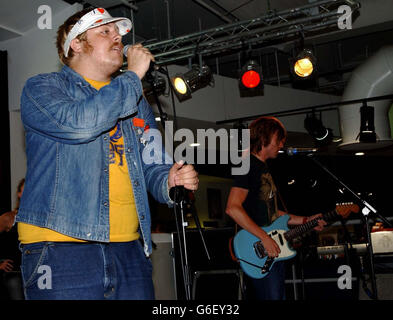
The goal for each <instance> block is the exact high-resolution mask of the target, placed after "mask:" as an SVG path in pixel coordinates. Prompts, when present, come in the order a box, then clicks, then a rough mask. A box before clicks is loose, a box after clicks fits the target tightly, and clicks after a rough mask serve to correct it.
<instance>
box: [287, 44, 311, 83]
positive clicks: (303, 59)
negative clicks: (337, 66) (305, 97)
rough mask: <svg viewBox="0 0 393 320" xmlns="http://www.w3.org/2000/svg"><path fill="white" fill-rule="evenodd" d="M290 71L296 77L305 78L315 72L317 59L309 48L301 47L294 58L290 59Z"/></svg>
mask: <svg viewBox="0 0 393 320" xmlns="http://www.w3.org/2000/svg"><path fill="white" fill-rule="evenodd" d="M290 63H291V72H292V74H293V75H294V76H295V77H297V78H298V79H307V78H309V77H311V76H312V75H313V74H314V73H315V68H316V63H317V59H316V58H315V56H314V55H313V53H312V51H311V50H309V49H303V50H302V51H301V52H300V53H299V54H298V55H297V56H296V58H295V59H291V60H290Z"/></svg>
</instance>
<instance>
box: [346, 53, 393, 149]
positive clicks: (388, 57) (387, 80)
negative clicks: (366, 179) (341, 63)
mask: <svg viewBox="0 0 393 320" xmlns="http://www.w3.org/2000/svg"><path fill="white" fill-rule="evenodd" d="M389 94H393V46H387V47H383V48H381V49H380V50H379V51H378V52H377V53H376V54H375V55H373V56H371V57H370V58H369V59H368V60H367V61H366V62H365V63H364V64H362V65H361V66H360V67H358V68H357V69H355V70H354V71H353V73H352V76H351V79H350V81H349V82H348V85H347V87H346V88H345V91H344V94H343V97H342V100H343V101H348V100H357V99H364V98H371V97H378V96H384V95H389ZM368 104H369V105H370V106H372V107H374V127H375V133H376V142H360V139H359V137H360V135H359V133H360V127H361V112H360V111H361V110H360V108H361V107H362V105H363V104H362V103H357V104H350V105H342V106H340V107H339V115H340V127H341V135H342V138H343V141H342V143H341V144H340V145H339V148H340V149H342V150H349V151H350V150H352V151H360V150H371V149H379V148H383V147H387V146H390V145H393V139H392V137H391V131H390V124H389V117H388V112H389V108H390V107H391V106H392V99H388V100H378V101H373V102H370V103H368Z"/></svg>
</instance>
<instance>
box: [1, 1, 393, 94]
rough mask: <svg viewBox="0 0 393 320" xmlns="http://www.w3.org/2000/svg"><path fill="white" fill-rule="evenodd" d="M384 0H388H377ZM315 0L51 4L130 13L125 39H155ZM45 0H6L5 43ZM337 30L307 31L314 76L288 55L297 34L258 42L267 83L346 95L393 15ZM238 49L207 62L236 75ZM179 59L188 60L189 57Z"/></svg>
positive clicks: (32, 21)
mask: <svg viewBox="0 0 393 320" xmlns="http://www.w3.org/2000/svg"><path fill="white" fill-rule="evenodd" d="M367 1H368V0H363V1H362V2H365V3H366V2H367ZM381 1H382V2H383V1H385V0H378V1H372V2H381ZM313 2H315V0H240V1H239V0H162V1H158V0H137V1H129V0H51V1H50V7H51V9H52V13H53V14H56V12H58V11H60V10H63V9H64V8H66V7H68V6H70V5H72V4H74V3H80V4H82V5H84V6H89V5H91V6H96V7H98V6H99V7H105V8H107V9H108V10H109V11H110V12H111V14H112V15H114V16H115V15H126V16H128V17H130V18H131V19H132V20H133V21H134V30H133V32H134V33H130V34H128V35H127V36H126V37H125V38H124V42H125V43H132V41H134V39H135V41H144V42H145V43H146V44H151V43H156V42H160V41H163V40H166V39H173V38H176V37H179V36H184V35H189V34H192V33H196V32H201V31H204V30H208V29H211V28H216V27H218V26H223V25H224V26H225V25H228V24H233V23H235V22H237V21H245V20H248V19H253V18H256V17H260V16H264V15H266V14H267V13H269V12H281V11H282V10H287V9H295V8H299V7H302V6H305V5H307V4H310V3H313ZM45 3H46V2H45V1H42V0H2V1H1V2H0V21H1V22H0V42H1V41H4V40H8V39H11V38H14V37H18V36H21V35H23V34H24V33H25V32H27V31H28V30H29V29H31V28H33V27H34V26H35V25H36V23H37V16H39V14H38V13H36V14H32V12H37V7H39V6H40V5H42V4H45ZM368 3H371V1H368ZM20 8H23V10H21V9H20ZM312 10H315V9H312ZM337 31H339V30H337V28H336V30H333V32H332V31H329V32H324V34H310V35H308V34H306V37H305V44H306V45H307V46H309V47H311V48H312V49H314V52H315V55H316V57H317V60H318V73H317V77H315V78H314V79H312V80H311V81H301V82H299V81H298V82H296V81H293V78H292V76H291V74H290V72H289V62H288V57H289V56H290V55H292V54H293V51H294V47H295V45H296V44H297V42H296V41H297V39H293V38H292V39H291V38H289V39H282V40H280V39H278V40H277V39H276V41H271V42H267V43H266V42H264V43H263V44H261V45H257V46H254V47H253V50H252V54H253V55H254V56H256V57H257V58H258V59H259V62H260V64H261V66H262V70H263V73H264V83H265V84H271V85H280V86H288V87H293V88H297V89H303V90H311V91H317V92H322V93H328V94H333V95H341V94H342V92H343V89H344V88H345V85H346V83H347V81H348V79H349V78H350V74H351V71H352V70H353V69H354V68H356V67H357V66H358V65H359V64H360V63H362V62H363V61H365V60H366V59H367V58H368V57H369V56H370V55H371V54H372V53H374V52H375V51H377V50H378V49H379V48H380V47H381V46H382V45H384V44H386V43H387V39H393V16H392V19H391V21H383V23H380V24H379V23H375V21H374V22H373V23H372V24H371V23H370V25H367V23H365V24H364V25H363V26H362V28H357V29H356V30H346V32H345V33H343V32H337ZM133 37H134V38H133ZM239 52H240V50H237V52H233V51H232V52H230V51H229V52H227V53H226V54H222V53H220V54H219V55H217V54H216V55H212V56H205V57H204V62H205V63H206V64H208V65H209V67H210V68H211V69H212V70H213V72H215V73H219V74H220V75H223V76H228V77H232V78H237V77H238V73H239V69H240V67H241V60H240V58H241V56H240V53H239ZM243 53H244V52H242V54H243ZM176 63H177V64H183V65H187V64H189V63H190V60H184V61H177V62H176Z"/></svg>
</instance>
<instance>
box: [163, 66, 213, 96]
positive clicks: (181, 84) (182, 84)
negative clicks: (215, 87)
mask: <svg viewBox="0 0 393 320" xmlns="http://www.w3.org/2000/svg"><path fill="white" fill-rule="evenodd" d="M171 81H172V86H173V88H174V91H175V94H176V96H177V98H178V99H179V101H183V100H186V99H189V98H191V93H192V92H195V91H196V90H198V89H201V88H204V87H206V86H207V85H208V84H211V83H212V81H213V75H212V72H211V71H210V68H209V67H208V66H206V65H203V66H202V67H199V66H198V65H193V66H192V68H191V70H189V71H187V72H186V73H184V74H178V75H176V76H175V77H173V78H172V79H171Z"/></svg>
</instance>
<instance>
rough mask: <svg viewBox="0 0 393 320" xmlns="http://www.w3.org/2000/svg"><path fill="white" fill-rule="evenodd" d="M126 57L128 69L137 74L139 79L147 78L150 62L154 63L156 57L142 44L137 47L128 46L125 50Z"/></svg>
mask: <svg viewBox="0 0 393 320" xmlns="http://www.w3.org/2000/svg"><path fill="white" fill-rule="evenodd" d="M123 53H124V55H125V56H126V57H127V69H128V70H130V71H133V72H135V73H136V74H137V75H138V77H139V79H141V80H142V78H143V77H144V76H145V74H146V72H147V70H149V67H150V62H151V61H154V56H153V55H152V54H151V52H150V51H149V49H147V48H145V47H144V46H142V45H141V44H140V43H137V44H135V45H132V46H130V45H126V46H125V47H124V49H123Z"/></svg>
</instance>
